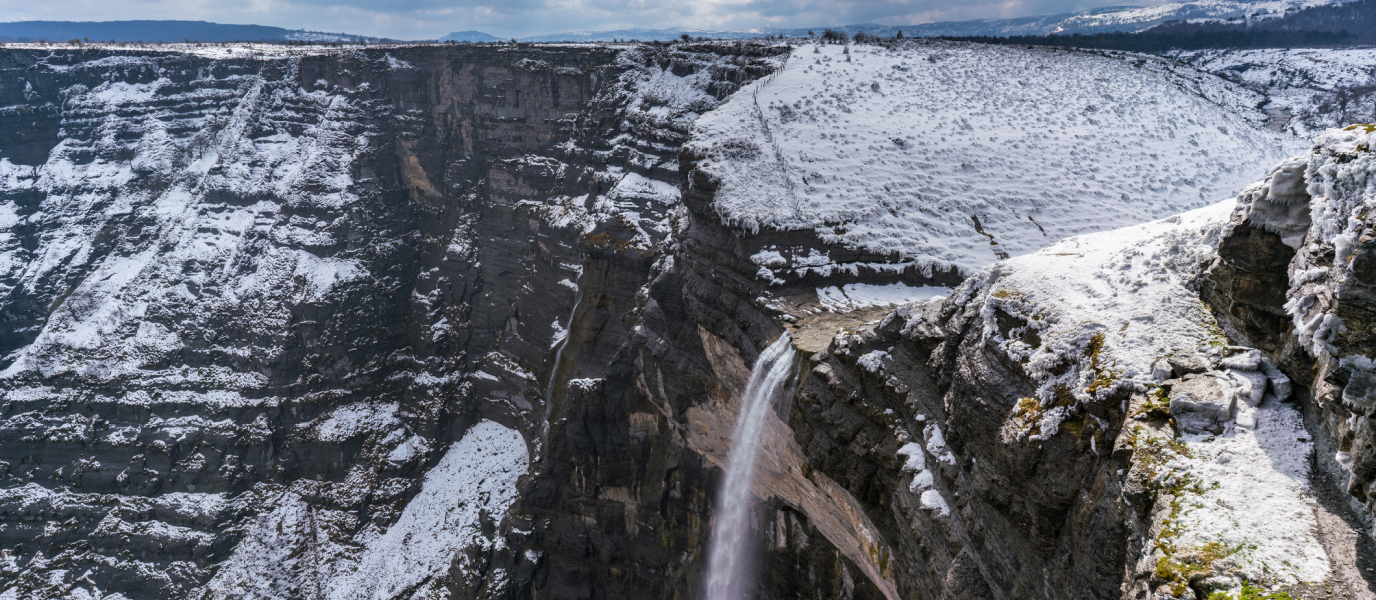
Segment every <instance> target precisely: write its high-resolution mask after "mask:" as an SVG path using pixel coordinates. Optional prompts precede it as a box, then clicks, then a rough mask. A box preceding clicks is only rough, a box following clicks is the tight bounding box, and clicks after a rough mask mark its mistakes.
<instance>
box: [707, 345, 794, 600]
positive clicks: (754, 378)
mask: <svg viewBox="0 0 1376 600" xmlns="http://www.w3.org/2000/svg"><path fill="white" fill-rule="evenodd" d="M793 356H794V352H793V343H792V341H791V340H790V339H789V337H788V334H784V335H783V336H782V337H780V338H779V339H778V341H776V342H774V343H773V344H771V345H770V346H769V347H768V348H766V349H765V351H764V352H763V353H762V354H760V358H759V360H758V361H757V362H756V363H755V368H754V370H752V371H751V372H750V383H748V384H747V385H746V386H745V394H744V395H742V396H741V412H740V414H739V415H737V417H736V428H735V430H734V431H732V432H731V454H730V456H729V457H728V458H727V461H726V483H725V484H724V485H723V486H722V488H721V495H720V496H719V497H718V498H717V522H716V523H715V524H713V526H712V542H711V546H710V548H711V555H709V556H708V559H707V560H708V562H707V600H739V599H740V598H743V597H744V592H745V589H744V588H745V576H746V566H747V564H748V563H749V562H750V561H749V560H748V559H749V556H747V552H748V551H749V545H750V540H749V538H748V536H747V535H746V532H747V530H748V529H749V528H750V527H749V516H750V498H751V495H750V483H751V482H752V481H753V480H754V477H755V455H756V454H757V453H758V452H759V450H760V437H761V436H762V435H763V433H764V423H765V415H767V414H768V413H769V410H770V405H771V404H773V400H774V397H775V396H777V395H778V394H779V391H780V389H781V388H783V386H784V384H785V383H786V382H787V381H788V377H789V375H791V374H792V373H793Z"/></svg>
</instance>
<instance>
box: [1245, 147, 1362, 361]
mask: <svg viewBox="0 0 1376 600" xmlns="http://www.w3.org/2000/svg"><path fill="white" fill-rule="evenodd" d="M1373 147H1376V125H1353V126H1350V127H1346V128H1344V129H1334V130H1329V131H1327V132H1325V133H1324V134H1323V135H1321V136H1319V138H1318V140H1317V143H1316V146H1315V151H1314V152H1312V153H1311V154H1310V155H1309V156H1307V157H1303V158H1304V159H1305V160H1306V161H1307V163H1308V164H1307V166H1306V171H1305V180H1306V181H1307V182H1308V188H1307V191H1308V193H1309V194H1310V196H1311V200H1310V202H1309V214H1310V217H1311V219H1312V223H1311V225H1310V228H1309V230H1308V232H1307V234H1306V237H1305V244H1306V246H1307V247H1306V248H1301V252H1307V253H1310V254H1315V253H1320V254H1321V253H1322V252H1323V249H1321V248H1318V249H1313V248H1310V246H1315V245H1322V244H1331V245H1332V247H1333V254H1334V256H1333V259H1332V263H1331V265H1329V266H1328V267H1327V269H1323V268H1322V267H1315V268H1314V269H1313V270H1311V271H1308V272H1306V273H1304V277H1302V278H1300V277H1294V278H1292V279H1291V281H1290V289H1289V290H1288V291H1287V293H1286V296H1287V301H1286V304H1285V310H1286V311H1287V312H1288V313H1289V314H1290V315H1291V318H1292V322H1293V323H1294V326H1295V335H1296V337H1297V338H1299V342H1300V343H1301V344H1302V345H1303V346H1304V347H1305V348H1306V350H1308V352H1309V353H1310V354H1311V355H1312V356H1314V357H1315V358H1318V357H1320V356H1322V355H1323V354H1325V353H1330V354H1331V353H1332V352H1333V351H1334V350H1333V347H1332V346H1331V344H1330V343H1329V342H1330V341H1331V340H1332V338H1333V336H1334V335H1336V334H1337V333H1338V332H1340V331H1342V329H1343V327H1344V324H1343V321H1342V319H1341V318H1340V317H1338V316H1337V315H1335V314H1333V312H1332V310H1331V309H1330V308H1329V305H1330V304H1331V298H1329V296H1330V295H1331V294H1333V292H1332V290H1337V289H1341V288H1342V286H1343V285H1345V282H1346V280H1347V278H1348V277H1351V276H1352V265H1351V264H1350V261H1351V258H1352V251H1353V245H1354V242H1359V241H1360V239H1361V237H1360V236H1361V235H1362V228H1363V227H1364V226H1365V222H1366V221H1365V219H1364V218H1363V217H1364V215H1365V213H1367V212H1368V211H1370V210H1371V209H1372V208H1376V154H1373V153H1372V151H1371V149H1372V148H1373ZM1258 200H1259V199H1258ZM1256 204H1260V202H1258V201H1255V200H1254V201H1253V206H1255V205H1256ZM1253 206H1249V207H1247V210H1253V209H1254V208H1253Z"/></svg>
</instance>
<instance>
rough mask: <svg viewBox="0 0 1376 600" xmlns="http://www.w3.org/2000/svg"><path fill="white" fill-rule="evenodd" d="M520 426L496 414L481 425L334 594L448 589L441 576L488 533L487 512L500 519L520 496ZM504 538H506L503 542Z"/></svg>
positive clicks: (523, 463)
mask: <svg viewBox="0 0 1376 600" xmlns="http://www.w3.org/2000/svg"><path fill="white" fill-rule="evenodd" d="M529 460H530V459H529V456H528V454H527V451H526V444H525V440H524V439H523V438H522V437H521V434H520V432H518V431H516V430H513V429H508V428H506V427H504V426H502V425H499V424H497V423H494V422H492V421H482V422H480V423H478V424H477V425H474V426H473V427H472V428H471V429H469V430H468V432H467V433H465V434H464V436H463V439H461V440H459V441H458V442H456V443H455V444H454V445H453V446H451V447H450V448H449V451H448V452H446V453H445V455H444V457H443V458H441V459H440V462H439V464H437V465H435V467H434V468H433V469H431V470H430V471H429V472H427V473H426V474H425V482H424V484H423V485H422V487H421V491H420V493H419V494H417V495H416V497H415V498H412V499H411V501H410V502H409V503H408V504H407V505H406V509H405V510H404V511H402V513H401V518H399V519H398V520H397V522H396V523H394V524H393V525H392V526H391V527H389V528H387V531H386V533H383V534H381V535H378V536H377V537H374V538H372V539H370V540H367V541H366V542H365V545H366V550H364V552H363V554H362V556H361V557H359V559H358V562H357V570H356V571H354V572H353V573H352V575H351V576H349V577H344V578H340V579H338V580H335V581H334V582H332V586H331V587H332V590H331V593H330V597H331V598H337V599H340V600H352V599H354V598H359V597H363V598H377V599H379V600H382V599H386V598H394V597H397V596H398V595H399V594H401V593H403V592H406V593H407V594H408V595H412V596H418V595H422V594H420V592H419V591H417V590H418V588H419V589H430V590H434V591H435V592H439V591H443V590H444V588H443V587H442V586H443V584H442V583H441V581H442V580H441V579H439V578H438V576H439V575H440V574H442V573H445V572H448V570H449V568H450V564H451V563H452V562H454V561H455V560H456V559H457V560H458V561H459V562H460V565H461V566H462V564H463V563H465V562H467V561H468V560H469V559H468V558H467V557H465V556H461V554H460V553H461V551H462V550H464V549H465V548H468V547H471V546H473V545H475V544H478V545H486V546H489V547H490V546H491V545H492V544H493V543H494V542H492V541H490V540H488V539H486V538H485V537H483V534H482V530H481V528H482V524H481V523H480V520H479V519H480V515H483V514H484V513H485V515H486V517H487V518H490V519H492V521H493V522H494V523H500V522H501V520H502V517H503V516H504V515H505V514H506V511H507V509H508V508H510V507H511V504H512V503H513V502H515V501H516V497H517V491H516V479H517V478H518V477H520V476H521V475H524V474H525V472H526V469H527V467H528V465H529ZM496 543H500V541H498V542H496Z"/></svg>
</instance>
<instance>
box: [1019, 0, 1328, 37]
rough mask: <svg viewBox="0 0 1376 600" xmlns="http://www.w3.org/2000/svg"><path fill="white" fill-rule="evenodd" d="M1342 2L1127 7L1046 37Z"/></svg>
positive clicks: (1218, 1)
mask: <svg viewBox="0 0 1376 600" xmlns="http://www.w3.org/2000/svg"><path fill="white" fill-rule="evenodd" d="M1341 3H1342V2H1341V0H1340V1H1338V2H1335V1H1334V0H1262V1H1260V2H1237V1H1235V0H1196V1H1195V2H1178V3H1171V4H1161V5H1157V6H1134V7H1125V8H1123V9H1121V10H1112V11H1110V10H1099V11H1091V12H1087V13H1080V14H1077V15H1075V16H1073V17H1070V18H1068V19H1066V20H1064V21H1061V22H1060V23H1057V24H1056V25H1055V26H1054V27H1052V28H1050V29H1049V30H1048V31H1046V32H1045V33H1046V34H1069V33H1095V32H1104V31H1141V30H1143V29H1147V28H1149V27H1152V26H1155V25H1159V24H1161V23H1164V22H1166V21H1181V20H1186V19H1189V20H1200V19H1206V20H1212V19H1236V18H1247V19H1254V18H1269V17H1278V16H1281V15H1284V14H1285V13H1286V12H1290V11H1294V10H1299V9H1302V8H1310V7H1314V6H1327V5H1329V4H1341Z"/></svg>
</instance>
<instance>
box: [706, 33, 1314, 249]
mask: <svg viewBox="0 0 1376 600" xmlns="http://www.w3.org/2000/svg"><path fill="white" fill-rule="evenodd" d="M1260 101H1261V96H1259V95H1258V94H1256V93H1253V92H1250V91H1248V90H1246V89H1243V88H1240V87H1238V86H1234V85H1231V84H1228V83H1227V82H1224V81H1221V80H1219V79H1217V78H1214V77H1209V76H1201V74H1200V73H1199V72H1198V71H1195V70H1193V69H1189V68H1181V67H1178V66H1175V65H1174V64H1172V63H1171V62H1170V61H1166V60H1162V59H1158V58H1152V57H1146V56H1141V55H1114V56H1101V55H1098V54H1092V53H1085V52H1065V51H1060V50H1054V49H1024V48H1015V47H999V46H994V47H981V46H970V45H960V44H945V43H925V44H913V45H907V46H901V47H898V48H892V49H890V48H885V47H877V46H856V47H852V48H847V47H843V46H839V45H822V46H812V45H806V46H802V47H799V48H795V49H793V51H792V54H791V55H790V56H789V58H788V61H787V63H786V64H785V66H784V67H783V68H782V69H780V70H779V71H778V72H776V73H775V74H773V75H771V76H770V77H767V78H765V79H762V80H760V81H758V82H756V83H754V84H752V85H751V86H749V87H747V88H746V89H745V90H744V91H743V93H740V94H737V95H735V96H734V97H732V98H731V99H730V100H729V101H728V102H727V103H726V104H725V105H724V106H722V107H721V108H719V109H717V110H715V111H713V112H711V113H708V114H707V115H705V116H704V117H703V118H701V119H699V120H698V122H697V125H696V127H695V129H694V134H693V139H692V141H691V142H690V143H689V144H688V150H689V152H691V153H693V154H694V155H695V156H697V157H700V160H699V163H698V167H697V168H699V169H701V170H702V171H704V172H705V173H707V174H709V175H710V176H712V177H713V178H715V179H717V180H718V181H719V182H720V183H719V189H718V190H717V191H716V195H715V205H714V206H715V208H716V210H717V212H718V213H719V214H720V215H721V217H722V219H724V220H725V221H726V222H728V223H731V224H733V225H736V226H739V227H741V228H743V229H746V230H748V231H758V230H760V229H784V230H789V229H811V230H815V231H816V232H817V233H818V235H819V236H820V238H821V239H822V240H823V241H825V242H827V243H830V244H838V245H843V246H846V247H852V248H860V249H863V250H865V251H868V252H870V253H873V254H877V255H883V256H888V257H889V262H893V263H910V264H916V265H918V266H919V267H920V268H921V269H923V270H924V271H926V272H928V273H930V272H931V271H932V270H938V271H945V270H948V269H951V268H956V269H958V270H959V271H960V272H962V273H969V272H973V271H974V270H976V269H979V268H980V267H983V266H986V265H988V264H991V263H993V262H994V261H996V260H998V259H1000V258H1007V257H1009V256H1018V255H1022V254H1027V253H1029V252H1033V251H1035V250H1037V249H1039V248H1043V247H1045V246H1047V245H1049V244H1051V243H1053V242H1055V241H1057V240H1059V239H1062V238H1064V237H1067V236H1070V235H1077V234H1082V233H1088V232H1092V231H1102V230H1106V229H1113V228H1117V227H1123V226H1126V225H1131V224H1134V223H1140V222H1144V221H1148V220H1152V219H1157V218H1161V217H1164V216H1167V215H1170V214H1174V213H1176V212H1180V211H1184V210H1190V209H1194V208H1198V207H1201V206H1205V205H1208V204H1212V203H1214V202H1217V201H1218V200H1219V199H1221V198H1223V197H1227V196H1229V195H1231V194H1233V193H1236V191H1237V190H1238V189H1241V188H1242V186H1244V185H1246V184H1247V183H1248V182H1251V181H1253V180H1255V179H1256V178H1257V177H1259V176H1260V175H1262V174H1264V173H1265V172H1266V170H1267V169H1269V168H1270V167H1271V166H1272V165H1274V164H1275V163H1276V161H1278V160H1280V159H1282V158H1284V157H1285V156H1286V155H1288V154H1290V153H1292V152H1294V151H1295V150H1297V149H1299V148H1302V147H1303V145H1304V142H1303V141H1301V140H1298V139H1295V138H1291V137H1286V136H1282V135H1278V134H1275V133H1272V132H1269V131H1267V130H1265V129H1264V128H1262V127H1261V124H1262V123H1263V121H1264V116H1263V114H1262V113H1261V112H1260V111H1258V110H1257V109H1256V105H1257V104H1258V103H1259V102H1260ZM773 250H774V251H775V252H778V253H781V254H785V255H786V256H782V257H780V258H779V259H778V260H774V257H775V256H776V255H775V254H766V255H761V256H760V257H759V260H757V262H759V263H760V264H761V266H762V267H768V268H769V269H770V270H773V271H776V272H777V271H789V270H794V271H797V270H802V269H807V268H809V267H814V266H815V265H813V264H812V263H814V262H818V261H817V259H814V258H811V256H812V253H811V252H809V251H807V250H806V249H791V248H780V249H773ZM829 262H830V261H825V260H822V261H820V263H821V264H827V263H829Z"/></svg>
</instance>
